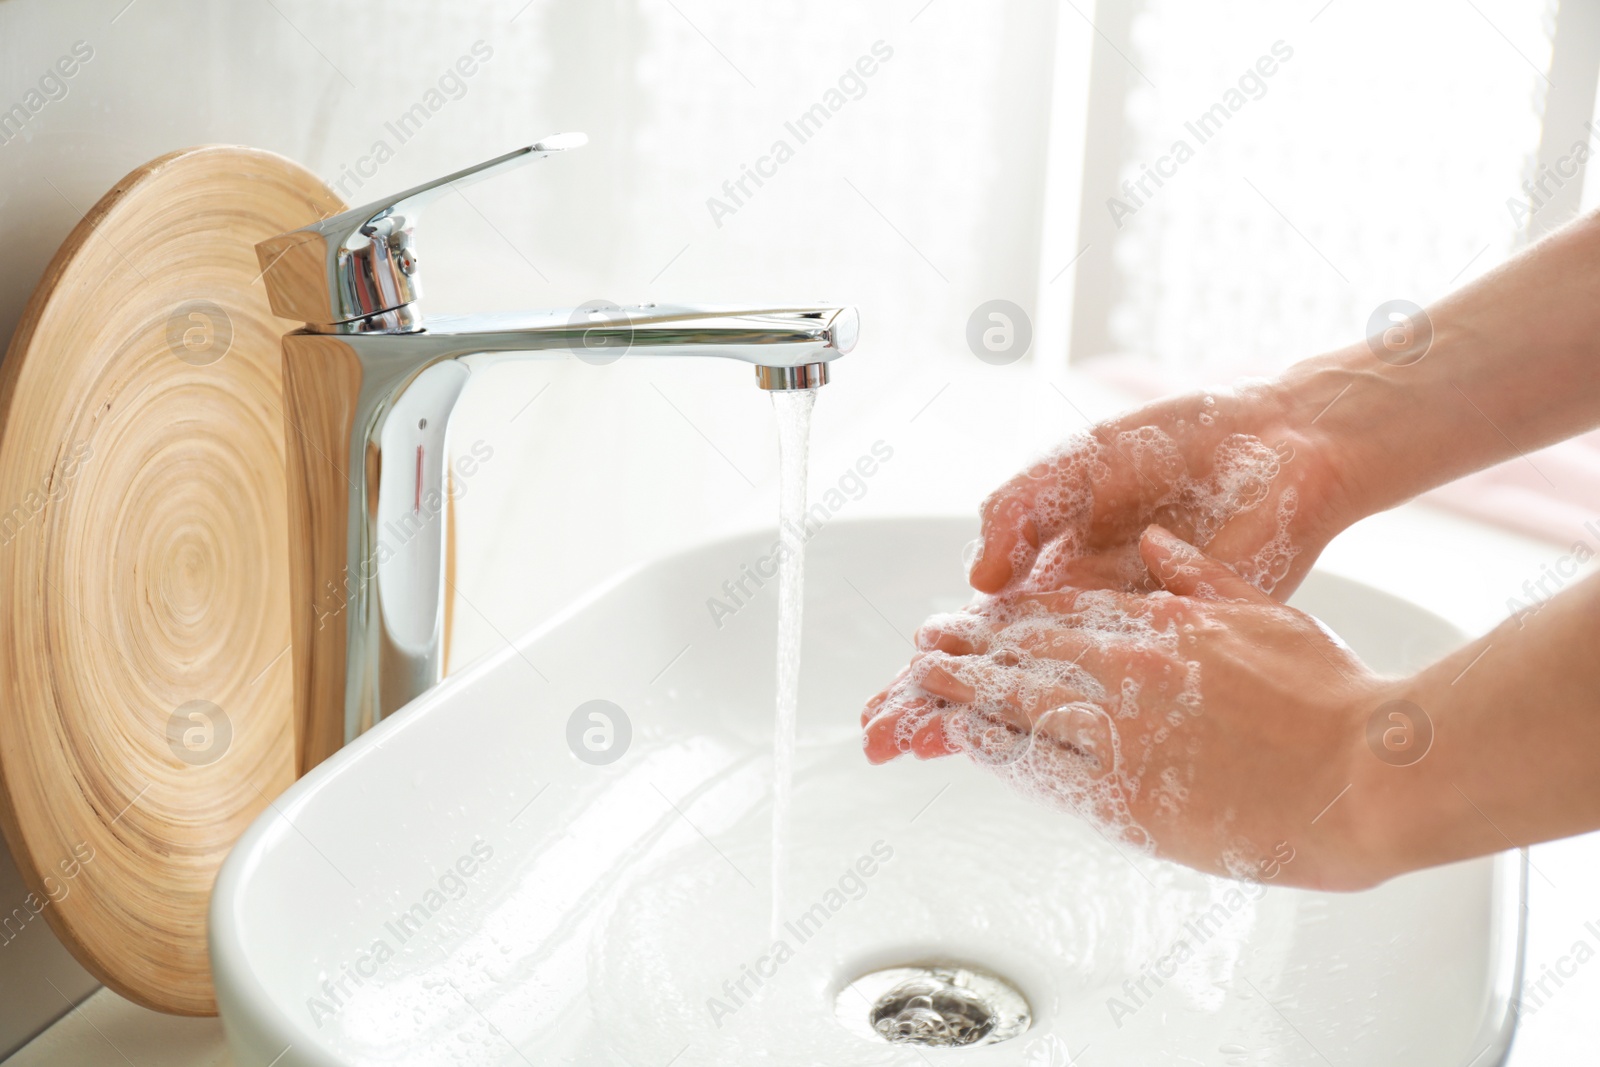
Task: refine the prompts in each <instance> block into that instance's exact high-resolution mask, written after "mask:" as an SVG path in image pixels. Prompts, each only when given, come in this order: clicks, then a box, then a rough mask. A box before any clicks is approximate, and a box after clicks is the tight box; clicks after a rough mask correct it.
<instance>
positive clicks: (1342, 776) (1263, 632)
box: [863, 527, 1395, 888]
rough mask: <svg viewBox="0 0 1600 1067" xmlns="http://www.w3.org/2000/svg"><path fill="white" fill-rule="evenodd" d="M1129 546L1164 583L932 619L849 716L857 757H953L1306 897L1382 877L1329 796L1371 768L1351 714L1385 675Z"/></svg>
mask: <svg viewBox="0 0 1600 1067" xmlns="http://www.w3.org/2000/svg"><path fill="white" fill-rule="evenodd" d="M1137 547H1138V552H1139V556H1140V559H1141V561H1142V563H1143V565H1144V566H1145V567H1146V568H1147V569H1148V571H1149V573H1150V574H1151V575H1152V576H1153V578H1154V579H1155V580H1156V581H1157V582H1158V583H1159V585H1160V587H1161V589H1162V590H1163V591H1162V592H1157V593H1155V594H1153V595H1148V594H1146V595H1134V594H1128V593H1123V592H1119V591H1112V590H1089V591H1083V590H1068V591H1060V592H1031V593H1013V594H1007V595H1003V596H1000V597H994V598H990V599H988V600H987V601H985V602H983V603H981V604H979V605H976V606H975V607H974V608H972V609H969V610H968V612H965V613H962V614H961V615H958V616H953V617H950V616H947V617H944V618H942V619H935V620H932V621H931V622H930V624H929V625H928V626H927V627H925V628H924V630H923V632H922V633H920V634H919V635H918V636H919V646H920V647H921V648H923V649H924V650H925V651H923V652H922V653H921V654H919V655H918V656H917V658H916V659H915V660H913V662H912V664H911V666H910V667H909V668H908V669H907V670H906V671H905V672H903V674H902V676H901V678H899V679H897V680H896V682H895V684H894V685H893V686H891V688H890V690H889V691H888V692H887V693H886V694H881V695H880V696H879V697H877V698H875V699H874V702H873V704H871V705H869V707H868V709H867V714H866V715H865V716H864V717H863V718H864V720H867V743H866V748H867V754H868V756H869V758H871V759H872V760H873V761H874V762H884V761H886V760H890V759H893V758H895V757H896V756H898V755H900V754H901V752H902V751H905V750H910V751H912V752H914V753H916V754H917V755H918V756H919V757H924V758H926V757H929V756H935V755H942V754H945V753H949V752H958V751H959V752H966V753H967V754H968V755H969V756H971V757H972V758H973V759H974V760H976V761H978V762H980V763H985V764H990V765H992V766H994V767H996V768H997V769H998V770H999V771H1000V772H1001V773H1002V774H1003V775H1005V776H1006V777H1007V778H1008V779H1010V780H1011V781H1012V782H1014V783H1015V784H1016V785H1018V786H1019V787H1021V788H1022V789H1024V790H1025V791H1027V792H1030V793H1033V794H1036V795H1039V796H1041V797H1043V798H1044V799H1047V800H1050V801H1053V802H1055V803H1057V804H1058V805H1060V806H1063V807H1066V808H1070V809H1072V810H1074V811H1077V812H1078V813H1080V814H1082V815H1084V816H1086V817H1088V818H1091V819H1093V820H1095V821H1096V822H1097V823H1098V824H1100V825H1101V826H1102V827H1103V828H1105V829H1106V830H1107V831H1108V832H1110V833H1112V834H1115V835H1116V836H1118V837H1120V838H1121V839H1122V840H1124V841H1127V842H1131V843H1134V844H1137V845H1141V846H1148V847H1150V848H1152V849H1153V850H1154V851H1155V852H1156V853H1157V854H1158V855H1162V856H1165V857H1167V858H1170V859H1174V860H1177V861H1179V862H1181V863H1185V864H1188V865H1190V866H1192V867H1197V868H1199V869H1202V870H1208V871H1213V872H1216V873H1222V874H1228V875H1232V876H1235V877H1254V878H1274V879H1275V880H1277V881H1279V882H1280V883H1283V884H1292V885H1302V886H1316V887H1321V888H1357V887H1360V886H1363V885H1368V884H1374V883H1376V882H1377V881H1381V880H1382V879H1383V878H1386V877H1388V876H1390V875H1391V874H1393V873H1395V871H1394V870H1393V869H1391V868H1390V867H1389V866H1388V865H1387V863H1386V861H1385V860H1383V859H1382V858H1381V857H1380V856H1378V855H1376V853H1377V852H1378V851H1380V850H1378V849H1376V848H1375V847H1374V846H1373V843H1372V841H1371V840H1370V835H1369V833H1368V828H1367V826H1366V825H1365V824H1364V823H1365V820H1364V818H1363V816H1362V814H1361V809H1360V807H1359V806H1358V805H1357V804H1356V803H1355V801H1353V800H1351V799H1350V798H1349V797H1345V798H1344V802H1343V803H1334V801H1335V800H1336V799H1337V798H1340V797H1341V796H1342V794H1343V793H1344V791H1345V790H1346V789H1347V787H1349V786H1350V785H1351V783H1352V782H1355V781H1356V780H1357V778H1358V777H1359V776H1361V775H1364V774H1368V773H1371V771H1372V769H1373V768H1374V767H1379V768H1381V767H1382V764H1380V763H1379V762H1378V761H1377V760H1375V759H1374V758H1373V756H1372V753H1371V752H1370V751H1368V750H1367V748H1366V741H1365V725H1366V721H1367V719H1368V717H1369V716H1370V714H1371V712H1372V710H1373V709H1374V708H1376V707H1378V706H1379V705H1380V704H1382V703H1383V702H1384V701H1385V700H1386V699H1388V697H1387V695H1386V694H1388V693H1389V691H1390V690H1391V689H1393V687H1394V686H1393V683H1389V682H1386V681H1384V680H1383V679H1380V678H1378V677H1377V676H1375V675H1374V674H1372V673H1371V672H1370V671H1369V670H1368V669H1367V668H1366V667H1365V666H1364V665H1363V664H1362V663H1361V662H1360V660H1358V659H1357V658H1356V656H1355V655H1354V654H1353V653H1352V652H1351V651H1350V650H1349V649H1348V648H1347V647H1346V646H1345V645H1343V644H1342V643H1340V642H1339V641H1338V640H1337V639H1336V638H1334V637H1333V636H1332V635H1331V634H1329V633H1328V632H1327V631H1326V630H1325V629H1323V627H1322V626H1321V625H1320V624H1319V623H1318V622H1317V621H1316V620H1315V619H1312V618H1311V617H1310V616H1308V615H1305V614H1303V613H1301V612H1298V611H1295V610H1294V609H1292V608H1287V607H1284V606H1282V605H1280V604H1278V603H1276V602H1274V601H1273V600H1271V598H1269V597H1267V596H1266V595H1265V594H1263V593H1262V592H1261V591H1260V590H1259V589H1257V588H1256V587H1255V586H1253V585H1251V584H1250V583H1249V582H1247V581H1245V580H1243V579H1242V578H1240V577H1239V576H1238V575H1237V574H1236V573H1234V572H1233V571H1232V570H1231V569H1230V568H1229V567H1227V566H1225V565H1224V564H1223V563H1222V562H1220V561H1218V560H1216V559H1213V558H1210V557H1209V556H1207V555H1205V554H1203V553H1201V552H1200V551H1198V550H1197V549H1195V548H1194V547H1192V546H1191V545H1189V544H1187V543H1186V542H1184V541H1182V540H1180V539H1178V538H1177V537H1175V536H1173V535H1172V534H1170V533H1168V532H1167V531H1165V530H1163V529H1160V528H1159V527H1151V528H1149V529H1147V530H1146V531H1145V532H1144V534H1143V536H1142V537H1141V538H1140V539H1139V541H1138V543H1137ZM1168 594H1171V595H1168ZM1330 805H1331V806H1330Z"/></svg>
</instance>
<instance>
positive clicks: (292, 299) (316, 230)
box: [256, 133, 589, 326]
mask: <svg viewBox="0 0 1600 1067" xmlns="http://www.w3.org/2000/svg"><path fill="white" fill-rule="evenodd" d="M588 140H589V138H588V137H587V136H586V135H584V134H581V133H561V134H556V135H555V136H553V137H546V138H545V139H544V140H541V141H536V142H534V143H533V144H531V145H527V146H525V147H523V148H518V149H517V150H516V151H514V152H507V153H506V154H505V155H503V156H496V157H495V158H494V159H490V160H486V161H484V162H482V163H479V164H477V165H476V166H472V167H467V168H466V169H465V170H458V171H456V172H455V173H453V174H446V175H445V176H444V177H442V178H435V179H434V180H433V181H429V182H423V183H422V184H421V185H417V186H413V187H412V188H410V189H407V190H405V191H403V192H400V193H396V194H395V195H394V196H390V197H386V198H384V199H382V200H375V201H373V202H372V203H370V204H366V205H363V206H362V207H357V208H351V209H350V210H348V211H343V212H340V213H339V214H337V215H333V216H330V217H328V218H325V219H323V220H322V221H320V222H314V223H312V224H311V225H309V226H305V227H302V228H300V229H298V230H294V231H291V232H289V233H284V234H279V235H278V236H277V237H272V238H268V239H267V240H265V241H262V242H261V243H260V244H258V245H256V259H257V260H258V261H259V262H260V264H261V272H262V276H263V278H264V279H265V281H266V286H267V297H268V300H269V302H270V303H271V305H272V310H273V312H274V313H275V314H277V315H279V316H281V317H283V318H286V319H295V320H299V321H301V322H304V323H306V324H308V325H310V326H338V325H340V324H343V323H351V322H354V321H356V320H360V319H367V318H371V317H373V316H379V315H389V314H390V313H393V315H392V316H391V317H397V318H398V317H400V316H403V315H404V314H405V309H406V306H407V305H409V304H411V303H412V302H413V301H415V300H417V299H418V298H419V297H421V296H422V283H421V279H420V278H418V276H417V255H416V248H415V245H414V239H415V229H416V221H417V218H418V215H419V214H420V212H421V210H422V209H423V208H424V207H425V206H427V204H428V203H429V202H430V201H432V200H433V199H434V198H435V197H437V196H439V195H440V194H441V193H443V192H445V191H446V190H447V189H450V188H453V187H455V186H458V185H466V184H470V183H472V182H475V181H479V180H481V179H483V178H487V177H491V176H493V175H497V174H503V173H505V172H506V171H508V170H511V169H513V168H515V167H520V166H522V165H523V164H525V163H531V162H533V161H534V160H536V159H543V158H544V157H546V156H548V155H550V154H551V153H553V152H561V151H565V150H566V149H569V148H578V147H580V146H582V145H584V144H586V143H588ZM389 325H391V326H392V325H394V324H389Z"/></svg>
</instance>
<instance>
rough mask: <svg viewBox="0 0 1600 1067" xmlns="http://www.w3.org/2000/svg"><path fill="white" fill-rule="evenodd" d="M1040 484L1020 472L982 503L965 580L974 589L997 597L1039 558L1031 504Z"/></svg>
mask: <svg viewBox="0 0 1600 1067" xmlns="http://www.w3.org/2000/svg"><path fill="white" fill-rule="evenodd" d="M1039 488H1040V480H1039V479H1038V478H1034V477H1032V476H1031V475H1030V474H1028V473H1026V472H1024V473H1022V474H1019V475H1017V476H1016V477H1015V478H1013V479H1011V480H1010V481H1009V482H1007V483H1006V484H1005V485H1002V486H1001V487H1000V488H999V489H998V490H996V491H995V492H994V493H993V494H991V495H990V497H989V498H988V499H987V500H985V501H984V502H983V509H982V523H983V524H982V528H981V530H980V532H979V538H980V542H979V548H978V558H977V559H975V560H973V562H972V569H971V571H970V572H968V575H967V580H968V581H969V582H971V583H972V587H973V588H974V589H977V590H979V591H980V592H984V593H998V592H999V591H1000V590H1002V589H1004V588H1005V587H1006V585H1007V584H1008V583H1009V582H1010V581H1011V579H1012V577H1013V576H1020V575H1024V574H1027V573H1028V571H1029V570H1030V569H1031V568H1032V567H1033V561H1034V559H1035V558H1036V557H1037V556H1038V554H1039V544H1040V533H1039V526H1038V524H1037V523H1036V522H1035V521H1034V517H1033V502H1034V500H1035V498H1036V497H1037V495H1038V492H1039Z"/></svg>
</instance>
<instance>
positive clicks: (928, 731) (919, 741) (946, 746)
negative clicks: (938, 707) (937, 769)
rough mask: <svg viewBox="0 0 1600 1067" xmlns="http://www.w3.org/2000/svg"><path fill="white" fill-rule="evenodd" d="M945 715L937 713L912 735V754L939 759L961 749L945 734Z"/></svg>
mask: <svg viewBox="0 0 1600 1067" xmlns="http://www.w3.org/2000/svg"><path fill="white" fill-rule="evenodd" d="M944 724H945V716H944V715H943V714H939V715H935V716H933V717H932V718H930V719H929V720H928V721H927V722H925V723H923V725H922V726H921V728H919V729H918V730H917V731H916V732H915V733H913V734H912V735H911V754H912V755H913V756H915V757H917V759H938V758H940V757H941V756H949V755H952V754H954V753H955V752H958V751H960V750H959V749H957V748H956V746H955V745H953V744H951V742H950V739H949V737H948V736H946V734H945V728H944Z"/></svg>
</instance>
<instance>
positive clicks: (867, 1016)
mask: <svg viewBox="0 0 1600 1067" xmlns="http://www.w3.org/2000/svg"><path fill="white" fill-rule="evenodd" d="M834 1014H835V1015H836V1017H837V1018H838V1019H839V1021H840V1022H841V1023H843V1024H844V1026H845V1028H846V1029H849V1030H852V1031H854V1032H855V1033H857V1034H859V1035H861V1036H862V1037H868V1038H872V1039H874V1040H878V1041H887V1042H889V1043H890V1044H895V1045H920V1046H923V1047H925V1048H970V1047H972V1046H974V1045H993V1044H996V1043H998V1042H1001V1041H1006V1040H1009V1039H1010V1038H1013V1037H1016V1036H1017V1035H1018V1034H1020V1033H1023V1032H1024V1031H1026V1030H1027V1029H1028V1027H1029V1025H1030V1024H1031V1023H1032V1022H1033V1018H1032V1015H1031V1013H1030V1011H1029V1008H1028V1002H1027V1001H1026V1000H1025V999H1023V996H1022V994H1021V993H1019V992H1017V990H1016V989H1015V988H1013V987H1012V985H1011V984H1010V983H1009V982H1007V981H1005V980H1004V979H1003V978H997V977H995V976H994V975H992V974H988V973H986V972H984V971H979V970H974V969H973V968H971V967H964V966H961V965H959V964H947V965H942V966H941V965H932V966H925V967H891V968H889V969H887V970H882V971H873V972H872V973H871V974H864V975H862V976H861V977H860V978H857V979H856V980H855V981H854V982H851V983H850V984H849V985H847V986H845V987H844V988H843V989H841V990H840V991H839V996H838V999H837V1000H836V1001H835V1002H834Z"/></svg>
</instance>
